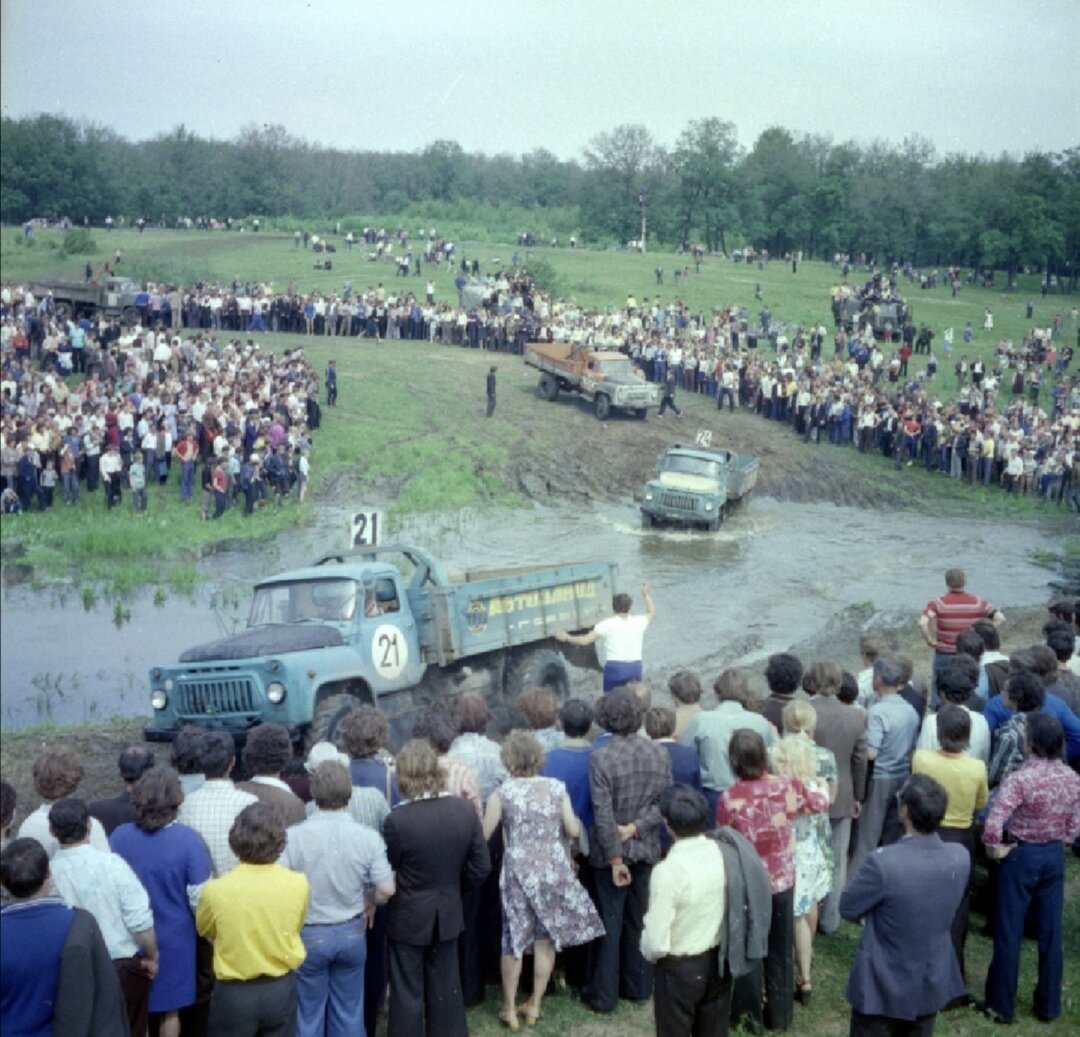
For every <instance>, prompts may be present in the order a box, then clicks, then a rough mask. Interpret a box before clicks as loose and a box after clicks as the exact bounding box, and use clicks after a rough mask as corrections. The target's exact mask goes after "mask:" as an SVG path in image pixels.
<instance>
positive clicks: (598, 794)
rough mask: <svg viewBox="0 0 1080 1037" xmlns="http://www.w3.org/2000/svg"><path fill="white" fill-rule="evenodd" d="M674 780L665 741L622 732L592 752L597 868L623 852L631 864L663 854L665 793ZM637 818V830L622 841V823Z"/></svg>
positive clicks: (592, 859)
mask: <svg viewBox="0 0 1080 1037" xmlns="http://www.w3.org/2000/svg"><path fill="white" fill-rule="evenodd" d="M670 784H671V757H670V756H669V755H668V753H667V750H666V749H664V747H663V746H662V745H658V744H657V743H655V742H652V741H649V740H648V739H646V738H641V737H640V736H638V735H636V734H634V735H626V736H623V735H616V736H615V737H613V738H612V739H611V741H610V742H608V743H607V744H606V745H603V746H601V747H600V748H599V749H597V750H596V751H595V752H593V754H592V755H591V756H590V757H589V791H590V794H591V795H592V805H593V818H594V820H593V826H592V831H591V832H590V833H589V846H590V850H589V863H590V864H591V865H592V866H593V867H595V868H603V867H606V866H607V865H609V864H610V863H611V861H612V859H613V858H615V857H622V858H623V860H624V861H626V862H627V863H628V864H629V863H643V864H655V863H656V862H657V861H658V860H659V859H660V825H661V818H660V793H662V792H663V791H664V789H666V788H667V787H668V786H669V785H670ZM631 821H632V822H633V823H634V824H635V825H637V834H636V835H635V836H634V837H633V838H631V839H629V840H628V841H627V842H625V843H620V842H619V834H618V832H617V831H616V825H626V824H630V822H631Z"/></svg>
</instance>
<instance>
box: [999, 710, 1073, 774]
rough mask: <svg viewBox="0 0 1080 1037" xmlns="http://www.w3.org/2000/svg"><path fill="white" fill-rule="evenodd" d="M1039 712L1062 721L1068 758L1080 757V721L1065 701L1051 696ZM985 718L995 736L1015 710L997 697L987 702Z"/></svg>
mask: <svg viewBox="0 0 1080 1037" xmlns="http://www.w3.org/2000/svg"><path fill="white" fill-rule="evenodd" d="M1039 712H1040V713H1047V714H1049V715H1050V716H1052V717H1057V718H1058V720H1060V721H1061V726H1062V727H1063V728H1064V729H1065V756H1066V758H1067V759H1069V760H1070V761H1071V760H1072V759H1073V758H1074V757H1076V756H1080V719H1078V718H1077V716H1076V714H1075V713H1073V711H1072V710H1071V709H1069V707H1068V706H1067V705H1066V703H1065V702H1064V700H1062V699H1059V698H1058V697H1057V695H1054V694H1049V695H1047V696H1046V700H1045V701H1044V702H1043V705H1042V708H1041V709H1040V710H1039ZM983 716H984V717H986V723H987V726H988V727H989V728H990V734H991V735H993V733H994V731H995V730H996V729H997V728H999V727H1001V725H1002V724H1004V723H1005V721H1006V720H1008V719H1009V718H1010V717H1012V716H1013V710H1012V709H1010V708H1009V705H1008V703H1007V702H1006V701H1005V698H1004V696H1003V695H995V696H994V697H993V698H992V699H991V700H990V701H989V702H987V704H986V709H985V710H983Z"/></svg>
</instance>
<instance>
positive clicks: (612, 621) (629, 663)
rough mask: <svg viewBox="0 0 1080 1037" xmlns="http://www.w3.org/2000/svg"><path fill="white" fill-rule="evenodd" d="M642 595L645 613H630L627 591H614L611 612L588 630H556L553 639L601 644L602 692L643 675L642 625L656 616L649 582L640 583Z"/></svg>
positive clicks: (650, 621)
mask: <svg viewBox="0 0 1080 1037" xmlns="http://www.w3.org/2000/svg"><path fill="white" fill-rule="evenodd" d="M641 596H642V597H643V598H644V599H645V609H646V611H645V613H644V614H643V615H638V616H631V615H630V608H631V606H632V605H633V604H634V602H633V599H632V598H631V597H630V595H629V594H616V595H615V597H614V598H612V599H611V607H612V609H613V610H614V612H615V615H614V616H611V617H609V618H608V619H602V620H601V621H600V622H599V623H597V624H596V626H594V627H593V628H592V630H590V631H589V632H588V633H587V634H568V633H566V632H565V631H562V630H560V631H558V632H557V633H556V634H555V640H556V641H562V642H565V643H566V644H572V645H591V644H594V643H595V642H596V641H601V642H602V644H603V655H602V657H603V660H604V694H605V695H606V694H607V693H608V692H609V691H611V690H612V689H613V688H618V687H620V686H621V685H623V684H628V683H630V681H640V680H641V678H642V672H643V671H642V654H643V646H644V640H645V628H646V627H648V626H649V624H650V623H652V621H653V620H654V619H655V618H656V604H655V603H654V602H653V599H652V592H651V591H650V590H649V585H648V584H647V583H643V584H642V585H641Z"/></svg>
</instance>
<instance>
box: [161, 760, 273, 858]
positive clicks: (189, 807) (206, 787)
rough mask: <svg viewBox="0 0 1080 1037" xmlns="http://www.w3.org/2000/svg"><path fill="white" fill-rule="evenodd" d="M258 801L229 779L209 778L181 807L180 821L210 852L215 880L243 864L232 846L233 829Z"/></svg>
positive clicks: (178, 818)
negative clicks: (193, 831)
mask: <svg viewBox="0 0 1080 1037" xmlns="http://www.w3.org/2000/svg"><path fill="white" fill-rule="evenodd" d="M258 802H259V801H258V799H256V798H255V797H254V796H253V795H252V794H251V793H250V792H241V791H240V790H239V789H238V788H236V786H235V785H233V783H232V782H231V781H229V779H228V778H207V780H206V781H205V782H204V783H203V785H202V787H201V788H199V789H198V790H196V791H195V792H193V793H192V794H191V795H190V796H188V797H186V798H185V800H184V802H183V803H181V804H180V813H179V815H178V817H177V820H178V821H179V822H180V823H181V824H185V825H187V826H188V827H189V828H194V829H195V831H196V832H198V833H199V835H201V836H202V838H203V842H204V843H206V848H207V850H209V851H210V863H211V865H212V866H213V869H214V874H213V877H214V878H220V877H221V876H222V875H225V874H227V873H228V872H230V871H232V870H233V868H235V867H236V865H237V864H238V863H239V861H238V860H237V857H236V854H235V853H233V852H232V848H231V847H230V846H229V829H230V828H232V825H233V822H234V821H235V820H236V818H237V815H238V814H239V813H240V811H241V810H243V809H244V807H246V806H250V805H251V804H252V803H258Z"/></svg>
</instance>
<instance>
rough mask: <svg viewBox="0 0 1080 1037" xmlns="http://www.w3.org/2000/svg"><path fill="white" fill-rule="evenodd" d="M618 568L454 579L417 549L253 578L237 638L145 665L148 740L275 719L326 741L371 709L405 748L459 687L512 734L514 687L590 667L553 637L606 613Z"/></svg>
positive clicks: (554, 681) (584, 653) (562, 681)
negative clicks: (435, 703) (431, 710)
mask: <svg viewBox="0 0 1080 1037" xmlns="http://www.w3.org/2000/svg"><path fill="white" fill-rule="evenodd" d="M615 572H616V567H615V565H614V564H611V563H586V564H578V565H563V566H557V567H554V568H520V569H509V570H504V571H500V572H469V573H466V574H465V576H464V577H463V578H461V579H458V580H451V579H450V578H449V577H448V576H447V575H446V573H445V572H444V571H443V568H442V566H441V565H440V564H439V563H438V562H436V561H435V559H434V558H432V557H431V556H430V555H428V554H427V553H426V552H424V551H423V550H421V549H420V548H417V547H411V546H404V545H387V546H380V547H372V548H367V549H361V550H353V551H348V552H344V553H338V554H329V555H325V556H323V557H321V558H319V559H317V560H316V561H315V562H314V563H313V564H312V565H310V566H308V567H307V568H303V569H297V570H293V571H291V572H285V573H281V574H279V575H277V576H273V577H271V578H270V579H266V580H263V581H261V582H260V583H258V584H256V586H255V590H254V595H253V598H252V603H251V611H250V615H249V618H248V625H247V628H246V629H245V630H243V631H241V632H240V633H238V634H236V635H234V636H232V637H228V638H225V639H224V640H220V641H214V642H211V643H210V644H204V645H198V646H196V647H194V648H189V649H188V650H187V651H185V652H183V653H182V654H181V656H180V658H179V661H178V662H177V663H175V664H166V665H161V666H155V667H154V668H153V669H152V670H151V671H150V704H151V706H152V708H153V722H152V724H151V725H150V726H149V727H148V728H146V730H145V736H146V738H147V740H148V741H171V740H172V739H173V738H174V737H175V736H176V732H177V731H178V730H179V728H180V727H181V726H183V725H185V724H196V725H199V726H202V727H208V728H217V729H221V730H225V731H228V732H230V733H231V734H232V735H233V736H234V737H235V739H236V740H237V741H238V742H239V741H242V740H243V739H244V738H245V736H246V733H247V731H248V730H250V729H251V728H252V727H253V726H254V725H256V724H258V723H260V722H263V721H273V722H275V723H279V724H283V725H284V726H285V727H286V728H287V729H288V730H289V732H290V734H291V735H292V737H293V741H294V743H295V744H296V745H297V746H298V747H302V746H310V745H311V744H313V743H314V742H316V741H320V740H324V739H329V740H331V741H332V740H333V739H334V738H335V736H336V733H337V728H338V725H339V724H340V722H341V720H342V718H343V717H344V716H345V715H346V714H347V713H348V712H349V710H351V709H352V708H353V707H355V706H357V705H360V704H362V703H370V704H373V705H376V706H379V707H380V708H381V709H383V710H384V711H385V712H386V713H387V715H388V716H389V718H390V724H391V735H392V739H393V740H394V741H395V742H397V743H400V742H401V741H403V740H404V739H405V738H407V737H408V735H409V732H410V731H411V729H412V718H413V715H414V714H415V713H416V712H418V711H419V710H420V709H422V708H423V707H424V706H425V705H426V704H427V703H429V702H430V701H432V700H433V699H436V698H438V697H441V696H449V695H457V694H460V693H462V692H465V691H478V692H481V693H482V694H484V695H485V696H486V697H487V698H488V699H489V701H490V702H491V704H492V707H493V710H494V712H495V714H496V717H497V719H498V721H499V723H500V726H502V727H504V728H508V727H509V726H510V723H511V717H512V714H513V705H514V701H515V700H516V698H517V696H518V695H520V694H521V692H523V691H526V690H528V689H529V688H532V687H536V686H545V687H548V688H551V689H552V690H553V691H554V692H555V693H556V694H557V695H558V696H559V697H560V698H561V697H565V695H566V693H567V691H568V685H569V681H568V674H567V669H566V659H567V657H569V658H570V659H571V661H573V662H574V663H575V664H577V665H582V666H590V667H596V665H597V663H596V658H595V652H594V651H593V650H592V649H591V648H589V649H585V650H579V651H578V652H575V649H574V648H573V647H571V646H564V645H561V644H558V643H557V642H556V641H555V640H554V637H553V635H554V634H555V632H556V631H558V630H578V629H584V628H587V627H591V626H593V625H594V624H595V623H597V622H598V621H599V620H600V619H602V618H604V616H607V615H610V614H611V598H612V592H613V589H614V579H615ZM568 653H569V654H568Z"/></svg>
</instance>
